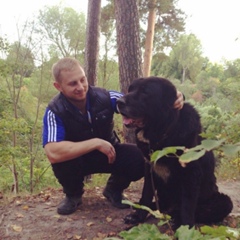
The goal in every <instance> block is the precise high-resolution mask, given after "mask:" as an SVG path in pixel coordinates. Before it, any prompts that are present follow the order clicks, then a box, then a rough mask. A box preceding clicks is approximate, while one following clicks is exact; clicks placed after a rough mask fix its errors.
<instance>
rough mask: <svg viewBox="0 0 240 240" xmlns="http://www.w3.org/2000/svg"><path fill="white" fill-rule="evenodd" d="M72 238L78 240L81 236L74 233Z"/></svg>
mask: <svg viewBox="0 0 240 240" xmlns="http://www.w3.org/2000/svg"><path fill="white" fill-rule="evenodd" d="M73 239H77V240H79V239H81V236H79V235H74V237H73Z"/></svg>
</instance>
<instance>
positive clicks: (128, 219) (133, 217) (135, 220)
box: [123, 213, 144, 224]
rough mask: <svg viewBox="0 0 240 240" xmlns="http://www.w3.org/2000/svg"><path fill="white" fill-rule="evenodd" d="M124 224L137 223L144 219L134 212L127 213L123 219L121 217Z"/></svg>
mask: <svg viewBox="0 0 240 240" xmlns="http://www.w3.org/2000/svg"><path fill="white" fill-rule="evenodd" d="M123 221H124V223H125V224H138V223H141V222H143V221H144V220H143V219H141V217H140V216H139V215H138V214H136V213H131V214H129V215H127V216H126V217H125V218H124V219H123Z"/></svg>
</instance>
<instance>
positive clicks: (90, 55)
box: [85, 0, 101, 86]
mask: <svg viewBox="0 0 240 240" xmlns="http://www.w3.org/2000/svg"><path fill="white" fill-rule="evenodd" d="M100 16H101V0H88V16H87V30H86V32H87V33H86V47H85V72H86V76H87V78H88V82H89V84H90V85H93V86H94V85H96V84H97V69H98V56H99V34H100V30H99V25H100Z"/></svg>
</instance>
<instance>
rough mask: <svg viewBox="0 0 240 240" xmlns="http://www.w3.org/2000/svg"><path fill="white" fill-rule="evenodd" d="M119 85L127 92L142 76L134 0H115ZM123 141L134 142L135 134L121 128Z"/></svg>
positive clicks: (135, 2)
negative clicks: (131, 84)
mask: <svg viewBox="0 0 240 240" xmlns="http://www.w3.org/2000/svg"><path fill="white" fill-rule="evenodd" d="M115 14H116V29H117V50H118V60H119V77H120V86H121V91H122V92H123V93H127V91H128V87H129V85H130V83H131V82H132V81H133V80H134V79H136V78H139V77H142V68H141V64H142V61H141V48H140V35H139V16H138V8H137V1H136V0H115ZM123 134H124V140H125V142H129V143H134V142H135V134H134V132H133V131H131V130H127V129H126V128H124V129H123Z"/></svg>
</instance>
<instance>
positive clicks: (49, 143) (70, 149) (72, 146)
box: [43, 109, 115, 164]
mask: <svg viewBox="0 0 240 240" xmlns="http://www.w3.org/2000/svg"><path fill="white" fill-rule="evenodd" d="M43 146H44V150H45V153H46V155H47V157H48V159H49V161H50V162H51V163H52V164H53V163H60V162H65V161H69V160H71V159H74V158H76V157H80V156H82V155H84V154H87V153H89V152H91V151H94V150H98V151H100V152H102V153H103V154H105V155H106V156H107V157H108V161H109V163H113V162H114V160H115V149H114V147H113V146H112V144H111V143H109V142H107V141H105V140H103V139H100V138H93V139H89V140H85V141H80V142H72V141H66V140H65V128H64V125H63V122H62V120H61V119H60V118H59V117H58V116H56V115H55V114H54V113H53V112H52V111H51V110H50V109H47V110H46V112H45V115H44V118H43Z"/></svg>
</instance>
